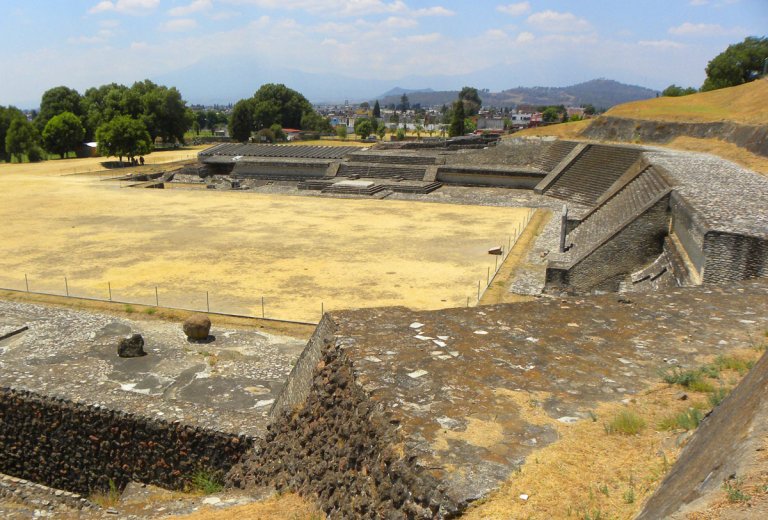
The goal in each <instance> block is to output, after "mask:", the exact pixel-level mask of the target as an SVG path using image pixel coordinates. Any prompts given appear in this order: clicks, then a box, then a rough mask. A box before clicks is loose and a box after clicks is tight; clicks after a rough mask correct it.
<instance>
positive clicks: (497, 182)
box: [436, 166, 544, 189]
mask: <svg viewBox="0 0 768 520" xmlns="http://www.w3.org/2000/svg"><path fill="white" fill-rule="evenodd" d="M543 177H544V176H543V175H542V174H540V173H529V172H510V171H494V170H492V169H482V170H479V169H473V168H461V167H457V166H448V167H446V166H440V167H439V168H438V170H437V177H436V178H437V180H438V181H440V182H444V183H446V184H458V185H461V186H502V187H504V188H517V189H533V188H534V187H535V186H536V185H537V184H538V183H539V182H540V181H541V179H542V178H543Z"/></svg>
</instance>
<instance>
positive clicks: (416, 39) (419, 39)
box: [403, 33, 441, 44]
mask: <svg viewBox="0 0 768 520" xmlns="http://www.w3.org/2000/svg"><path fill="white" fill-rule="evenodd" d="M440 37H441V36H440V33H429V34H415V35H413V36H408V37H406V38H403V40H405V41H406V42H408V43H417V44H418V43H435V42H437V41H438V40H440Z"/></svg>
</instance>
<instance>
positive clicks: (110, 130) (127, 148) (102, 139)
mask: <svg viewBox="0 0 768 520" xmlns="http://www.w3.org/2000/svg"><path fill="white" fill-rule="evenodd" d="M96 140H97V141H98V143H99V144H98V149H99V153H100V154H101V155H103V156H105V157H109V156H115V157H119V158H120V162H123V156H125V157H128V160H129V161H132V160H133V158H134V157H136V156H137V155H145V154H148V153H149V152H151V151H152V137H151V136H150V135H149V131H147V127H146V126H145V125H144V123H143V122H142V121H140V120H138V119H134V118H132V117H130V116H117V117H115V118H114V119H112V121H109V122H108V123H104V124H103V125H101V126H100V127H99V128H98V129H97V130H96Z"/></svg>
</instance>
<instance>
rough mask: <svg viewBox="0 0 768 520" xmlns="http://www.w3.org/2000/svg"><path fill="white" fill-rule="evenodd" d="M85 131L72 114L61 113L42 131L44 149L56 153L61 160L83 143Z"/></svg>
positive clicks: (78, 119)
mask: <svg viewBox="0 0 768 520" xmlns="http://www.w3.org/2000/svg"><path fill="white" fill-rule="evenodd" d="M83 137H85V129H84V128H83V124H82V123H81V122H80V118H78V117H77V116H76V115H75V114H73V113H72V112H62V113H61V114H59V115H57V116H53V117H52V118H51V119H50V120H49V121H48V123H47V124H46V125H45V128H44V129H43V143H44V144H45V149H46V150H48V151H49V152H51V153H57V154H59V155H60V156H61V158H62V159H63V158H64V157H65V156H66V155H67V152H69V151H70V150H74V149H75V148H77V146H78V145H80V144H81V143H82V142H83Z"/></svg>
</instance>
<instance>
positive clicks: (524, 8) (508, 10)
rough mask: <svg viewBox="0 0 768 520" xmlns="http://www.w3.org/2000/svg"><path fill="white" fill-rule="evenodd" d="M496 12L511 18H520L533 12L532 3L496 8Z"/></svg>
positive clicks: (519, 3)
mask: <svg viewBox="0 0 768 520" xmlns="http://www.w3.org/2000/svg"><path fill="white" fill-rule="evenodd" d="M496 10H497V11H499V12H500V13H504V14H508V15H510V16H520V15H521V14H525V13H527V12H528V11H530V10H531V3H530V2H518V3H516V4H506V5H499V6H496Z"/></svg>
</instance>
